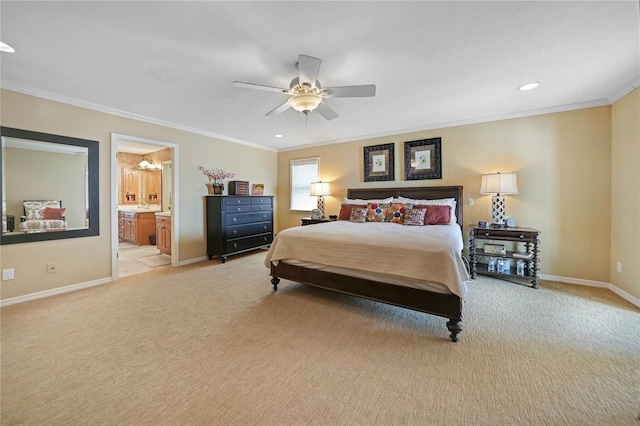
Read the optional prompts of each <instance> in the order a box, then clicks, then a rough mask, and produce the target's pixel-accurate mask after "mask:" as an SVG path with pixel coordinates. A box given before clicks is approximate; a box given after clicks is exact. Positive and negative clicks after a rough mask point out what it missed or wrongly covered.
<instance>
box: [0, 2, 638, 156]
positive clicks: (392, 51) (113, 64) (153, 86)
mask: <svg viewBox="0 0 640 426" xmlns="http://www.w3.org/2000/svg"><path fill="white" fill-rule="evenodd" d="M0 14H1V21H0V23H1V26H0V40H1V41H3V42H5V43H7V44H10V45H12V46H13V47H14V48H15V49H16V53H14V54H7V53H2V56H1V61H2V63H1V84H2V87H4V88H7V89H10V90H17V91H20V92H23V93H29V94H34V95H37V96H42V97H47V98H50V99H56V100H62V101H64V102H68V103H72V104H77V105H82V106H88V107H91V108H96V109H99V110H103V111H109V112H114V113H118V114H122V115H125V116H132V117H136V118H138V119H143V120H147V121H151V122H156V123H162V124H169V125H172V126H174V127H178V128H182V129H187V130H190V131H195V132H198V133H202V134H206V135H211V136H215V137H219V138H223V139H225V140H231V141H236V142H240V143H246V144H250V145H255V146H260V147H266V148H267V149H272V150H286V149H290V148H292V147H296V146H305V145H313V144H323V143H331V142H337V141H347V140H355V139H362V138H364V137H371V136H385V135H393V134H398V133H403V132H407V131H415V130H422V129H429V128H438V127H444V126H448V125H453V124H461V123H471V122H479V121H485V120H491V119H496V118H503V117H514V116H522V115H528V114H533V113H540V112H547V111H548V112H551V111H560V110H567V109H574V108H580V107H589V106H596V105H605V104H609V103H611V102H612V101H614V100H616V99H618V98H619V97H620V96H622V95H623V94H625V93H627V92H628V91H629V90H631V88H632V87H636V86H637V85H638V82H639V80H640V59H639V58H640V43H639V38H640V36H639V29H640V26H639V10H638V1H637V0H634V1H588V2H580V1H578V2H555V1H550V2H518V1H510V2H480V1H471V2H420V1H412V2H409V1H407V2H398V1H392V2H381V1H376V2H364V1H353V2H351V1H344V2H319V1H311V2H309V1H306V2H284V1H277V2H270V1H261V2H223V1H219V2H186V1H172V2H171V1H169V2H148V1H141V2H133V1H129V2H109V1H107V2H93V1H91V2H76V1H72V2H24V1H19V2H14V1H6V0H3V1H2V2H0ZM300 53H303V54H306V55H310V56H315V57H318V58H321V59H322V61H323V62H322V66H321V68H320V74H319V78H318V79H319V81H320V82H321V83H322V85H323V86H343V85H358V84H371V83H373V84H375V85H376V86H377V94H376V97H374V98H334V99H329V100H327V103H328V104H329V105H330V106H331V107H332V108H333V109H334V110H335V111H336V112H337V113H338V114H340V117H339V118H337V119H335V120H332V121H326V120H324V119H323V118H322V117H321V116H320V115H318V113H317V112H316V113H311V114H310V115H309V117H308V122H306V120H305V116H304V115H303V114H302V113H299V112H296V111H294V110H292V109H290V110H288V111H286V112H285V113H283V114H281V115H279V116H276V117H265V114H266V113H267V112H269V111H271V110H272V109H274V108H275V107H277V106H278V105H280V104H281V103H283V102H284V101H285V100H286V99H287V97H286V96H285V95H283V94H279V93H274V92H266V91H257V90H248V89H242V88H234V87H232V86H231V83H232V82H233V81H234V80H239V81H244V82H252V83H258V84H264V85H269V86H276V87H282V88H288V87H289V82H290V80H291V79H292V78H294V77H296V76H297V71H296V69H295V62H296V60H297V57H298V54H300ZM530 81H540V82H541V83H542V84H541V86H540V87H539V88H538V89H535V90H532V91H528V92H522V91H519V90H517V88H518V86H520V85H521V84H523V83H527V82H530ZM274 134H283V135H284V137H283V138H275V137H274V136H273V135H274ZM134 136H143V135H134Z"/></svg>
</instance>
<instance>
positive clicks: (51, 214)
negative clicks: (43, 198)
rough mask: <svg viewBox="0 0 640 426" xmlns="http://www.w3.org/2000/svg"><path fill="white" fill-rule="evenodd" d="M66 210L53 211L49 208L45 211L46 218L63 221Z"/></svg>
mask: <svg viewBox="0 0 640 426" xmlns="http://www.w3.org/2000/svg"><path fill="white" fill-rule="evenodd" d="M65 210H66V208H62V209H52V208H51V207H47V208H46V209H44V218H45V219H54V220H56V219H57V220H62V215H63V214H64V211H65Z"/></svg>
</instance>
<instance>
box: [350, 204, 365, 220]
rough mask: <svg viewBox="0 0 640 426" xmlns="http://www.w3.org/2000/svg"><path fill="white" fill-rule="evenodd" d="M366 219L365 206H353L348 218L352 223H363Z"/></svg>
mask: <svg viewBox="0 0 640 426" xmlns="http://www.w3.org/2000/svg"><path fill="white" fill-rule="evenodd" d="M366 219H367V209H366V208H365V207H353V208H352V209H351V217H350V218H349V220H350V221H351V222H354V223H364V222H366Z"/></svg>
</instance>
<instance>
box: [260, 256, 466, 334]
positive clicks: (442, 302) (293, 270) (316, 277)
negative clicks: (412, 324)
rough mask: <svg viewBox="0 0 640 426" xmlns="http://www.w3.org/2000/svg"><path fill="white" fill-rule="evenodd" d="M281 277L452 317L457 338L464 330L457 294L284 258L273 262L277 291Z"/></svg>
mask: <svg viewBox="0 0 640 426" xmlns="http://www.w3.org/2000/svg"><path fill="white" fill-rule="evenodd" d="M280 278H283V279H287V280H291V281H296V282H299V283H303V284H308V285H312V286H315V287H320V288H324V289H327V290H332V291H337V292H340V293H345V294H349V295H352V296H357V297H362V298H366V299H370V300H374V301H377V302H382V303H387V304H390V305H395V306H400V307H402V308H407V309H412V310H415V311H419V312H425V313H428V314H432V315H438V316H441V317H445V318H448V319H449V321H448V322H447V328H448V329H449V332H450V333H451V335H450V339H451V340H452V341H453V342H457V341H458V334H459V333H460V332H462V324H461V322H462V300H461V299H460V297H458V296H457V295H455V294H443V293H434V292H432V291H427V290H420V289H416V288H411V287H401V286H397V285H392V284H386V283H382V282H378V281H371V280H367V279H363V278H356V277H350V276H345V275H340V274H336V273H333V272H326V271H321V270H317V269H307V268H304V267H300V266H294V265H290V264H287V263H284V262H279V263H278V265H277V266H276V265H273V264H271V284H273V290H274V291H277V290H278V284H279V282H280Z"/></svg>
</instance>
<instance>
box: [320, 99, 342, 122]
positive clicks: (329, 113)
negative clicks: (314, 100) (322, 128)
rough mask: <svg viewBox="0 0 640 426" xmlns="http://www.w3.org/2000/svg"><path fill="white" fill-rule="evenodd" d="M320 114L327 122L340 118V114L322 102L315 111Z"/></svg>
mask: <svg viewBox="0 0 640 426" xmlns="http://www.w3.org/2000/svg"><path fill="white" fill-rule="evenodd" d="M315 110H316V111H318V113H319V114H320V115H321V116H323V117H324V118H325V120H327V121H329V120H333V119H334V118H338V113H337V112H335V111H334V110H332V109H331V107H330V106H329V105H327V104H326V103H325V102H320V104H319V105H318V107H317V108H316V109H315Z"/></svg>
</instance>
